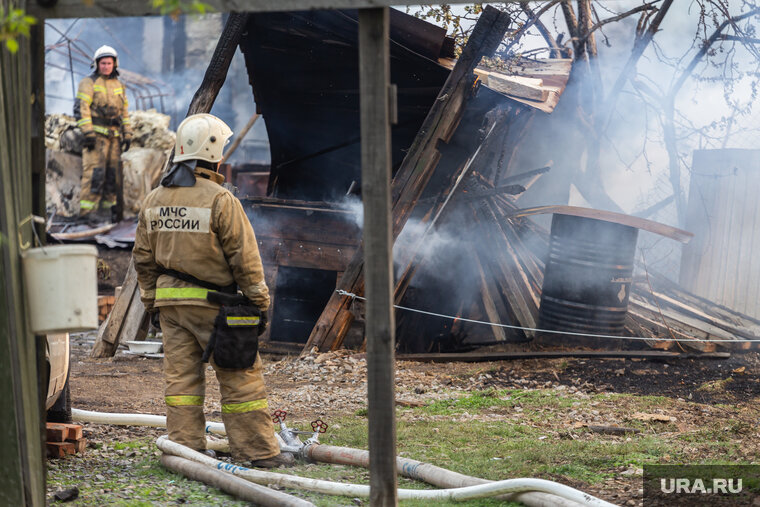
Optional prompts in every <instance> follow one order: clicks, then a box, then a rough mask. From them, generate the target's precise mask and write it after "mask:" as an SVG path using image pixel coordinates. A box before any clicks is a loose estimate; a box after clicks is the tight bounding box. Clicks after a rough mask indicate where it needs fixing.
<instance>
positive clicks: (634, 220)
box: [513, 206, 694, 243]
mask: <svg viewBox="0 0 760 507" xmlns="http://www.w3.org/2000/svg"><path fill="white" fill-rule="evenodd" d="M546 213H559V214H563V215H573V216H577V217H586V218H595V219H597V220H605V221H607V222H614V223H616V224H621V225H628V226H630V227H636V228H637V229H643V230H645V231H649V232H653V233H655V234H660V235H662V236H665V237H667V238H671V239H675V240H676V241H680V242H681V243H688V242H689V241H690V240H691V238H693V237H694V234H693V233H691V232H689V231H684V230H683V229H678V228H676V227H671V226H669V225H665V224H661V223H658V222H653V221H651V220H647V219H645V218H639V217H634V216H631V215H624V214H622V213H615V212H613V211H603V210H597V209H590V208H581V207H578V206H538V207H536V208H525V209H521V210H519V211H517V212H515V213H514V214H513V216H515V217H526V216H530V215H541V214H546Z"/></svg>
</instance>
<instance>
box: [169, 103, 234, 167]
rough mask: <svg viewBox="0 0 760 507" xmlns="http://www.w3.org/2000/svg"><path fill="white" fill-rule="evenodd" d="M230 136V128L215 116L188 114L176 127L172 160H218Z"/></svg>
mask: <svg viewBox="0 0 760 507" xmlns="http://www.w3.org/2000/svg"><path fill="white" fill-rule="evenodd" d="M230 137H232V130H230V128H229V127H228V126H227V124H226V123H224V122H223V121H222V120H220V119H219V118H217V117H216V116H214V115H212V114H206V113H201V114H194V115H192V116H188V117H187V118H185V119H184V120H183V121H182V123H180V124H179V127H177V144H176V145H175V146H174V161H175V162H182V161H183V160H205V161H207V162H219V161H221V160H222V153H223V152H224V147H225V145H226V144H227V143H228V142H229V140H230Z"/></svg>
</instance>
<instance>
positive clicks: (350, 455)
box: [304, 444, 578, 507]
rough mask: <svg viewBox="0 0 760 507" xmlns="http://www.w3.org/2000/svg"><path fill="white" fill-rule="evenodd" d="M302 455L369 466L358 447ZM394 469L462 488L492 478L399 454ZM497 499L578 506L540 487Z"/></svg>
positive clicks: (538, 506) (315, 448)
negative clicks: (461, 471)
mask: <svg viewBox="0 0 760 507" xmlns="http://www.w3.org/2000/svg"><path fill="white" fill-rule="evenodd" d="M304 456H305V457H306V459H309V460H311V461H316V462H322V463H333V464H336V465H350V466H358V467H363V468H367V469H368V468H369V451H365V450H361V449H352V448H350V447H338V446H334V445H325V444H313V445H307V446H306V449H305V451H304ZM396 470H398V473H399V475H402V476H404V477H408V478H410V479H415V480H418V481H422V482H426V483H428V484H431V485H433V486H436V487H439V488H463V487H467V486H477V485H479V484H491V483H493V482H494V481H490V480H488V479H481V478H479V477H473V476H470V475H464V474H460V473H458V472H454V471H452V470H446V469H445V468H441V467H437V466H435V465H432V464H430V463H423V462H422V461H417V460H414V459H410V458H402V457H400V456H397V457H396ZM499 499H500V500H504V501H511V502H521V503H523V504H525V505H527V506H529V507H578V502H575V501H572V500H567V499H565V498H560V497H559V496H557V495H554V494H551V493H544V492H541V491H525V492H520V493H511V494H508V495H504V496H501V497H499Z"/></svg>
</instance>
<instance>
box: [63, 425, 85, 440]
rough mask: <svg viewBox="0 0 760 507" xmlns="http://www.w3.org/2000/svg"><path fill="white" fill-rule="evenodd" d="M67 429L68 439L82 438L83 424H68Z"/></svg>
mask: <svg viewBox="0 0 760 507" xmlns="http://www.w3.org/2000/svg"><path fill="white" fill-rule="evenodd" d="M66 429H67V430H68V434H67V435H66V440H74V441H77V440H80V439H81V438H82V426H81V425H79V424H67V425H66Z"/></svg>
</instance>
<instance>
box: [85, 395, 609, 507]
mask: <svg viewBox="0 0 760 507" xmlns="http://www.w3.org/2000/svg"><path fill="white" fill-rule="evenodd" d="M72 418H73V419H74V420H75V421H80V422H91V423H100V424H117V425H134V426H153V427H166V417H164V416H159V415H150V414H125V413H105V412H93V411H89V410H78V409H72ZM206 432H207V433H213V434H217V435H226V431H225V429H224V424H222V423H215V422H210V423H207V424H206ZM277 436H278V441H279V442H280V445H281V446H282V445H285V444H284V442H283V441H282V439H281V438H280V437H279V435H277ZM156 445H158V446H159V448H160V449H161V450H162V451H164V452H166V453H168V454H173V455H180V456H182V457H184V458H186V459H190V460H191V461H194V462H197V463H202V464H204V465H209V466H213V467H215V468H217V469H219V470H223V471H225V472H228V473H232V474H236V475H239V476H240V477H243V478H245V479H247V480H249V481H251V482H255V483H258V484H278V485H280V486H284V487H291V488H302V489H308V490H310V491H315V492H319V493H325V494H329V495H337V496H359V497H365V498H366V497H368V496H369V486H365V485H357V484H341V483H334V482H330V481H322V480H317V479H307V478H302V477H296V476H291V475H284V474H277V473H272V472H264V471H259V470H251V469H247V468H245V467H238V466H235V465H230V464H227V463H224V462H221V461H218V460H215V459H213V458H211V457H209V456H206V455H204V454H201V453H198V452H195V451H193V450H192V449H189V448H187V447H185V446H182V445H180V444H177V443H175V442H171V441H170V440H169V439H168V437H166V436H162V437H160V438H159V439H158V441H156ZM162 445H163V446H164V447H166V449H165V448H164V447H162ZM169 448H173V449H174V450H175V451H176V452H171V451H169V450H167V449H169ZM207 448H209V449H215V450H225V451H226V450H228V449H229V446H228V444H227V442H226V441H224V440H215V439H210V438H207ZM178 453H184V454H178ZM304 455H305V457H307V458H309V459H312V460H313V461H319V462H324V463H334V464H347V465H355V466H362V467H365V468H368V467H369V451H364V450H360V449H351V448H347V447H336V446H329V445H320V444H314V445H310V446H307V448H306V449H305V451H304ZM396 460H397V461H396V465H397V469H398V471H399V474H401V475H403V476H405V477H409V478H412V479H417V480H422V481H424V482H427V483H429V484H431V485H434V486H438V487H440V488H445V489H441V490H437V491H430V490H399V498H400V499H412V498H428V499H451V500H467V499H471V498H483V497H485V496H489V497H492V496H503V495H510V496H509V497H508V498H509V499H512V500H517V501H520V502H522V503H524V504H526V505H528V506H530V507H548V506H557V507H577V505H589V506H591V505H593V506H604V507H609V506H613V504H610V503H608V502H605V501H604V500H601V499H599V498H596V497H594V496H591V495H589V494H586V493H584V492H582V491H579V490H576V489H573V488H570V487H568V486H565V485H563V484H559V483H556V482H552V481H546V480H543V479H530V478H524V479H508V480H506V481H498V482H492V481H488V480H486V479H481V478H478V477H471V476H467V475H463V474H459V473H457V472H453V471H451V470H446V469H444V468H440V467H437V466H435V465H431V464H429V463H423V462H420V461H416V460H412V459H408V458H401V457H397V458H396ZM254 477H255V478H256V479H254ZM473 488H475V489H473ZM477 488H480V489H477ZM420 495H422V496H420ZM473 495H475V496H473Z"/></svg>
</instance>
